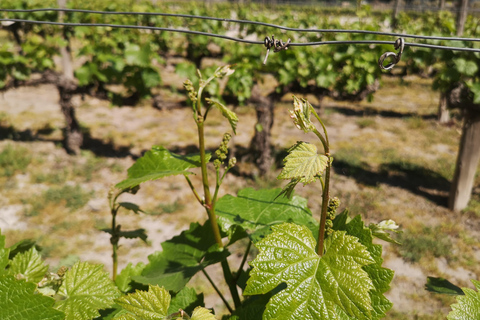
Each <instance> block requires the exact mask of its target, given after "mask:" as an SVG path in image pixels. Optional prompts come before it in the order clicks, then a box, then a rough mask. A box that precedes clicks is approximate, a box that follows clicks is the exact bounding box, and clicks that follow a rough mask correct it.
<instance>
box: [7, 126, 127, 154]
mask: <svg viewBox="0 0 480 320" xmlns="http://www.w3.org/2000/svg"><path fill="white" fill-rule="evenodd" d="M53 131H54V129H40V130H38V131H37V132H33V131H32V130H30V129H26V130H23V131H20V130H16V129H15V128H14V127H12V126H5V125H1V124H0V141H2V140H13V141H24V142H29V141H44V142H54V143H62V141H60V140H57V139H49V138H44V137H43V136H48V135H49V134H52V133H53ZM81 149H82V150H89V151H91V152H93V153H94V154H95V155H96V156H99V157H112V158H124V157H128V156H132V154H131V153H130V149H129V148H128V147H117V146H115V145H114V143H113V142H104V141H102V140H100V139H97V138H93V137H92V136H91V135H90V133H89V132H86V133H84V134H83V145H82V147H81Z"/></svg>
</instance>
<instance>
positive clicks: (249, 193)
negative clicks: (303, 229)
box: [215, 188, 318, 242]
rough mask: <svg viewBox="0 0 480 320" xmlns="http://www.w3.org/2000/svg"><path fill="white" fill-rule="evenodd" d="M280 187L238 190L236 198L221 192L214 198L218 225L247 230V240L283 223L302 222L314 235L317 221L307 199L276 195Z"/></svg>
mask: <svg viewBox="0 0 480 320" xmlns="http://www.w3.org/2000/svg"><path fill="white" fill-rule="evenodd" d="M279 193H280V189H270V190H266V189H262V190H258V191H257V190H255V189H253V188H246V189H242V190H240V191H239V192H238V195H237V196H236V197H234V196H231V195H225V196H223V197H222V198H221V199H219V200H218V202H217V205H216V206H215V212H216V213H217V216H218V224H219V225H220V227H221V228H222V230H223V231H225V232H227V231H228V230H229V229H230V228H232V227H233V226H236V225H237V226H241V227H242V228H243V229H245V230H248V231H251V232H252V233H251V234H250V237H251V239H252V240H253V241H254V242H256V241H259V240H260V239H261V238H262V237H264V236H265V235H266V234H268V233H270V227H271V226H273V225H276V224H280V223H283V222H294V223H297V224H301V225H306V226H307V227H308V228H309V229H310V230H311V231H312V233H313V234H318V223H317V221H316V220H315V219H314V218H313V217H312V212H311V211H310V209H308V206H307V199H305V198H302V197H299V196H294V197H293V198H292V199H287V198H277V196H278V194H279Z"/></svg>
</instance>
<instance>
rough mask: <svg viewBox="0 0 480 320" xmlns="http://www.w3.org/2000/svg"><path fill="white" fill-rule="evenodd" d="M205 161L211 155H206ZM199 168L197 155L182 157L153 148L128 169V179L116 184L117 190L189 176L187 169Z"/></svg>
mask: <svg viewBox="0 0 480 320" xmlns="http://www.w3.org/2000/svg"><path fill="white" fill-rule="evenodd" d="M206 157H207V161H209V160H210V157H211V155H210V154H207V155H206ZM199 166H200V156H199V155H186V156H182V155H179V154H175V153H173V152H170V151H168V150H167V149H165V148H164V147H159V146H154V147H153V148H152V150H150V151H148V152H147V153H145V155H144V156H143V157H141V158H140V159H138V160H137V161H136V162H135V163H134V164H133V166H131V167H130V168H129V169H128V178H127V179H125V180H123V181H122V182H120V183H118V184H117V185H116V186H115V187H117V188H119V189H127V188H133V187H136V186H138V185H139V184H141V183H142V182H145V181H150V180H156V179H160V178H163V177H167V176H171V175H178V174H184V175H186V174H191V172H189V171H187V169H191V168H196V167H199Z"/></svg>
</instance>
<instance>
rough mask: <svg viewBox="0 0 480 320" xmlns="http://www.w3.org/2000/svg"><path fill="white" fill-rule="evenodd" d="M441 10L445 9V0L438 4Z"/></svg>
mask: <svg viewBox="0 0 480 320" xmlns="http://www.w3.org/2000/svg"><path fill="white" fill-rule="evenodd" d="M438 9H439V10H445V0H440V1H439V4H438Z"/></svg>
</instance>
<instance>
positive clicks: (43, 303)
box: [0, 276, 65, 320]
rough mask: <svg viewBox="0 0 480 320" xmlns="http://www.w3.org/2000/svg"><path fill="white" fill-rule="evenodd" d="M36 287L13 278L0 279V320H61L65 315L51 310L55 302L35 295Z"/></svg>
mask: <svg viewBox="0 0 480 320" xmlns="http://www.w3.org/2000/svg"><path fill="white" fill-rule="evenodd" d="M36 287H37V286H36V285H35V284H34V283H31V282H26V281H25V280H15V278H14V277H13V276H4V277H0V319H2V320H63V319H65V314H64V313H63V312H60V311H58V310H55V309H53V304H54V303H55V300H54V299H53V298H50V297H46V296H44V295H41V294H38V293H35V289H36Z"/></svg>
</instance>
